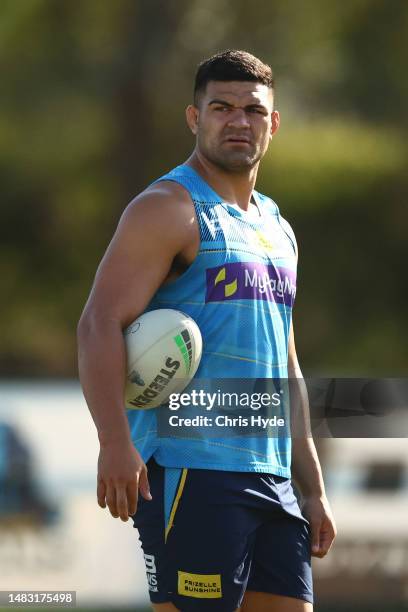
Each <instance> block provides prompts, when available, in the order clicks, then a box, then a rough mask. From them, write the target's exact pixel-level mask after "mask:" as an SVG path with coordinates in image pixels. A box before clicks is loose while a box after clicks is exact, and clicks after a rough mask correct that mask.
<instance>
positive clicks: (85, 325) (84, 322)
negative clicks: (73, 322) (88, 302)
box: [76, 309, 92, 347]
mask: <svg viewBox="0 0 408 612" xmlns="http://www.w3.org/2000/svg"><path fill="white" fill-rule="evenodd" d="M91 327H92V325H91V317H90V316H89V313H88V312H87V311H86V309H85V310H84V312H83V313H82V315H81V318H80V319H79V321H78V325H77V329H76V337H77V343H78V347H80V346H81V345H82V344H83V343H84V342H85V340H86V338H87V337H88V336H89V334H90V332H91Z"/></svg>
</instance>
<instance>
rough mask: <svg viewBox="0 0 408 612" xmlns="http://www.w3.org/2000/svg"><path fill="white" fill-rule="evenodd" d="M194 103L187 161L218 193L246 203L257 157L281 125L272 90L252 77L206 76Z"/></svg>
mask: <svg viewBox="0 0 408 612" xmlns="http://www.w3.org/2000/svg"><path fill="white" fill-rule="evenodd" d="M196 103H197V106H195V105H190V106H188V107H187V109H186V117H187V123H188V125H189V127H190V129H191V131H192V132H193V134H195V136H196V147H195V149H194V152H193V154H192V156H191V157H190V159H189V160H188V163H190V164H191V165H192V166H193V167H195V168H196V169H197V170H199V172H200V173H201V174H202V175H203V176H204V178H205V179H206V180H208V182H209V183H210V184H211V185H212V187H213V188H214V189H215V191H217V193H219V194H220V195H221V196H222V197H224V198H225V199H226V200H228V201H229V202H232V203H237V204H238V205H239V206H241V207H242V208H244V209H247V208H248V206H249V200H250V196H251V193H252V190H253V188H254V186H255V182H256V176H257V172H258V167H259V162H260V160H261V159H262V157H263V156H264V155H265V153H266V151H267V149H268V146H269V143H270V141H271V139H272V136H273V135H274V134H275V132H276V131H277V129H278V127H279V112H278V111H277V110H274V109H273V93H272V90H271V89H270V88H269V87H267V86H266V85H262V84H261V83H254V82H251V81H210V82H209V83H207V86H206V88H205V91H204V92H202V93H201V94H199V97H198V100H197V102H196Z"/></svg>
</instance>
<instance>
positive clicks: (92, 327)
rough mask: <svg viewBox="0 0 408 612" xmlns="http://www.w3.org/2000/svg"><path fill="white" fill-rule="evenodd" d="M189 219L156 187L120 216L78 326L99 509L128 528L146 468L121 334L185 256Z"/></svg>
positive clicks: (178, 192)
mask: <svg viewBox="0 0 408 612" xmlns="http://www.w3.org/2000/svg"><path fill="white" fill-rule="evenodd" d="M194 224H195V216H194V211H193V205H192V202H191V200H190V198H189V197H188V195H187V193H186V192H185V191H184V189H182V188H181V187H180V186H179V185H175V184H169V183H160V184H159V185H158V186H154V187H153V188H151V189H149V190H148V191H146V192H144V193H142V194H141V195H140V196H139V197H137V198H136V199H135V200H134V201H133V202H131V204H129V206H128V207H127V208H126V210H125V212H124V214H123V215H122V218H121V220H120V222H119V225H118V228H117V230H116V232H115V235H114V236H113V239H112V241H111V243H110V245H109V247H108V249H107V251H106V253H105V256H104V257H103V259H102V261H101V264H100V266H99V268H98V271H97V274H96V277H95V282H94V285H93V287H92V291H91V294H90V297H89V299H88V302H87V304H86V306H85V309H84V312H83V314H82V316H81V319H80V322H79V325H78V349H79V351H78V361H79V375H80V380H81V384H82V388H83V392H84V395H85V398H86V401H87V404H88V407H89V410H90V412H91V414H92V418H93V420H94V422H95V425H96V428H97V431H98V436H99V441H100V445H101V451H100V455H99V469H98V502H99V504H100V505H101V506H102V507H105V505H106V503H107V504H108V506H109V509H110V511H111V514H112V515H113V516H115V517H117V516H120V517H121V519H122V520H127V518H128V515H131V514H134V512H136V503H137V491H138V489H139V488H140V491H141V493H142V495H143V496H144V497H146V498H147V499H148V498H149V491H148V481H147V473H146V466H145V465H144V464H143V461H142V460H141V457H140V455H139V453H138V452H137V451H136V449H134V447H133V445H132V442H131V439H130V432H129V427H128V423H127V419H126V415H125V410H124V402H123V393H124V382H125V349H124V342H123V337H122V330H123V329H124V328H125V327H126V326H127V325H129V323H131V322H132V321H133V320H134V319H135V318H136V317H137V316H138V315H139V314H141V312H143V310H144V309H145V307H146V306H147V304H148V303H149V301H150V299H151V298H152V296H153V295H154V293H155V292H156V290H157V289H158V288H159V287H160V285H161V284H162V283H163V281H164V280H165V279H166V277H167V275H168V273H169V271H170V269H171V265H172V262H173V260H174V258H175V257H176V256H177V255H178V254H180V253H183V251H184V250H185V249H188V247H189V244H190V243H191V239H192V238H191V237H192V235H193V234H194V232H193V226H194Z"/></svg>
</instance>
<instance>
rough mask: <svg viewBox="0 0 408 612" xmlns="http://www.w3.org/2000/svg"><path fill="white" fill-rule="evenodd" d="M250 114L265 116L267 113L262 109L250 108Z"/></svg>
mask: <svg viewBox="0 0 408 612" xmlns="http://www.w3.org/2000/svg"><path fill="white" fill-rule="evenodd" d="M248 113H255V114H257V115H265V114H266V113H265V111H263V110H262V109H261V108H248Z"/></svg>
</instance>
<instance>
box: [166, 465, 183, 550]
mask: <svg viewBox="0 0 408 612" xmlns="http://www.w3.org/2000/svg"><path fill="white" fill-rule="evenodd" d="M187 472H188V468H183V471H182V473H181V478H180V483H179V486H178V489H177V493H176V497H175V498H174V502H173V506H172V508H171V512H170V518H169V522H168V524H167V527H166V530H165V532H164V541H165V542H166V540H167V536H168V535H169V532H170V529H171V528H172V527H173V523H174V517H175V515H176V511H177V507H178V505H179V501H180V498H181V496H182V494H183V489H184V485H185V483H186V478H187Z"/></svg>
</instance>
